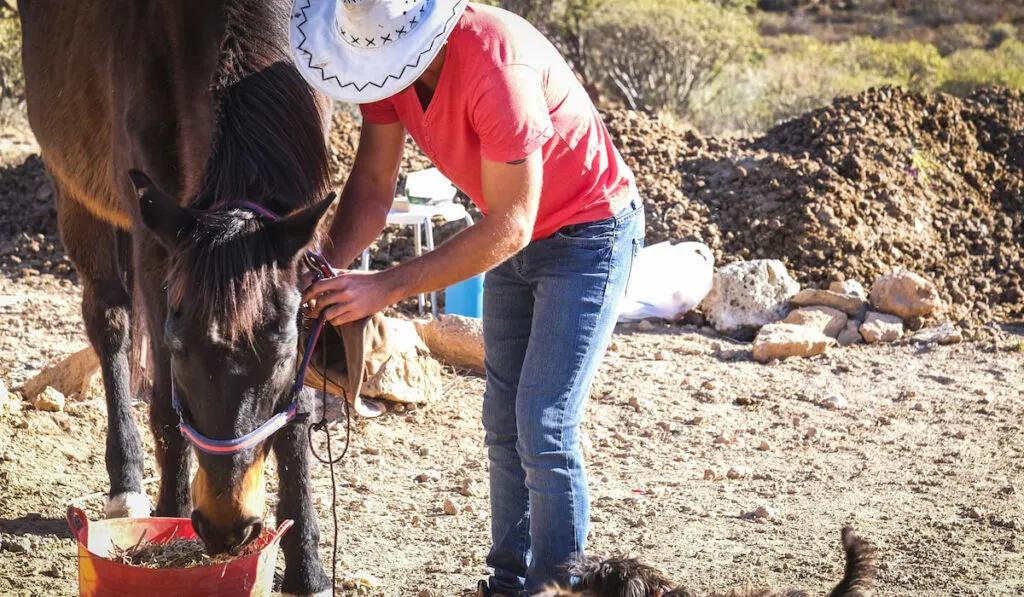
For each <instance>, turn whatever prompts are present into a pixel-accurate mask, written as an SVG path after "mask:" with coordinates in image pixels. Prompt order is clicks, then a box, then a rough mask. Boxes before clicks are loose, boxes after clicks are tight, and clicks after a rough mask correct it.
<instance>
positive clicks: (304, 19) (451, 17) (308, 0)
mask: <svg viewBox="0 0 1024 597" xmlns="http://www.w3.org/2000/svg"><path fill="white" fill-rule="evenodd" d="M462 4H464V3H463V2H456V3H455V4H454V5H452V14H451V15H449V16H448V18H447V19H445V22H444V27H442V28H441V31H440V32H438V34H437V35H435V36H434V39H432V40H430V45H428V46H427V48H426V49H425V50H423V51H422V52H420V53H419V55H417V56H416V60H415V62H410V63H408V64H406V65H405V66H403V67H402V70H401V71H399V73H398V74H397V75H387V76H386V77H384V80H383V81H381V82H380V83H376V82H374V81H367V82H366V83H365V84H363V85H359V84H358V83H356V82H355V81H352V82H350V83H342V82H341V79H339V78H338V75H331V76H327V71H325V70H324V66H326V63H320V64H319V65H314V64H313V53H312V52H310V51H309V50H307V49H306V48H305V47H304V46H305V44H306V41H307V37H306V31H305V30H304V29H303V27H305V26H306V24H307V23H309V16H307V15H306V10H307V9H309V8H311V7H312V5H313V1H312V0H306V5H305V6H303V7H302V8H301V9H300V10H301V11H302V22H301V23H299V24H298V26H297V29H298V30H299V33H300V34H301V35H302V39H301V40H300V41H299V45H298V46H297V48H296V49H298V50H301V51H302V52H303V53H304V54H305V55H306V56H307V58H308V59H307V61H306V68H308V69H310V70H318V71H320V79H321V80H322V81H323V82H325V83H326V82H327V81H330V80H333V81H334V83H335V84H337V85H338V87H339V88H341V89H344V88H346V87H353V88H355V90H356V91H358V92H360V93H361V92H362V91H363V90H364V89H366V88H367V87H369V86H371V85H372V86H374V87H376V88H377V89H383V88H384V85H386V84H387V82H388V79H394V80H396V81H400V80H401V79H402V75H403V74H405V71H406V70H408V69H410V68H416V67H418V66H419V64H420V61H421V60H422V59H423V56H424V55H425V54H427V53H428V52H430V51H431V50H432V49H433V48H434V44H435V43H436V42H437V40H438V39H439V38H440V37H441V36H443V35H444V34H445V32H447V31H448V28H449V26H450V25H451V23H452V21H453V20H455V18H456V17H457V16H458V8H459V6H460V5H462ZM425 8H426V6H424V7H423V9H425ZM420 12H421V13H422V12H423V10H422V9H421V10H420ZM403 29H404V27H403ZM396 33H397V32H396ZM403 33H404V31H403ZM389 37H390V36H389ZM398 37H399V39H400V38H401V37H402V35H401V34H399V36H398ZM388 41H390V39H388ZM382 45H383V44H382Z"/></svg>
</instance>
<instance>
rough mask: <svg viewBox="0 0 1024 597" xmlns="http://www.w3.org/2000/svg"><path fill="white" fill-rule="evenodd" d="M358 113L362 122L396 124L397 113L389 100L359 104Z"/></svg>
mask: <svg viewBox="0 0 1024 597" xmlns="http://www.w3.org/2000/svg"><path fill="white" fill-rule="evenodd" d="M359 113H360V114H362V115H363V120H365V121H366V122H369V123H370V124H394V123H396V122H398V112H397V111H396V110H395V105H394V104H392V103H391V100H387V99H383V100H380V101H378V102H373V103H370V104H359Z"/></svg>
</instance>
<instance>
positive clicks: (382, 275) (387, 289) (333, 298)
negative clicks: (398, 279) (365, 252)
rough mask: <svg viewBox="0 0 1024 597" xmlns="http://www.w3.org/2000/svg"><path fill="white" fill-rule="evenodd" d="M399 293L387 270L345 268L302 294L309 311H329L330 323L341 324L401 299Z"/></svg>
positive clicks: (375, 311)
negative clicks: (368, 270) (369, 270)
mask: <svg viewBox="0 0 1024 597" xmlns="http://www.w3.org/2000/svg"><path fill="white" fill-rule="evenodd" d="M402 298H403V297H400V296H396V294H395V289H394V285H393V284H392V282H391V276H390V275H389V273H388V272H387V271H383V272H380V271H371V272H367V271H362V270H342V271H339V272H338V273H337V275H335V276H334V277H333V278H328V279H326V280H320V281H317V282H314V283H313V285H312V286H310V287H309V288H308V289H307V290H306V291H305V293H304V294H303V295H302V301H303V303H306V304H308V305H309V308H308V309H307V310H306V314H307V316H309V317H312V318H316V317H319V316H320V314H321V313H326V315H327V322H328V323H330V324H331V325H335V326H338V325H342V324H345V323H349V322H352V321H356V320H359V319H362V318H364V317H369V316H370V315H373V314H374V313H378V312H380V311H382V310H383V309H384V308H385V307H387V306H388V305H390V304H392V303H395V302H397V301H399V300H401V299H402Z"/></svg>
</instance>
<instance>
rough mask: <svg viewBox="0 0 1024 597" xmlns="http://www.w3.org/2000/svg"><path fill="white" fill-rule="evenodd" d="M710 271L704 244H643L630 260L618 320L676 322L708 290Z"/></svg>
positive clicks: (711, 257) (712, 268)
mask: <svg viewBox="0 0 1024 597" xmlns="http://www.w3.org/2000/svg"><path fill="white" fill-rule="evenodd" d="M714 273H715V257H714V255H713V254H712V253H711V249H710V248H708V246H707V245H705V244H704V243H696V242H688V243H679V244H677V245H673V244H671V243H670V242H668V241H666V242H662V243H658V244H656V245H651V246H649V247H644V248H643V249H641V250H640V252H639V253H638V254H637V256H636V257H635V258H634V260H633V270H632V272H631V273H630V279H629V286H628V287H627V288H626V297H625V299H624V300H623V302H622V307H621V309H620V310H619V321H620V322H624V321H637V320H640V319H656V318H659V319H667V320H669V321H676V320H677V319H679V318H680V317H682V316H683V315H685V314H686V312H687V311H689V310H691V309H693V308H694V307H696V306H697V305H699V304H700V302H701V301H703V300H704V297H705V296H707V294H708V293H709V292H711V284H712V282H713V281H714Z"/></svg>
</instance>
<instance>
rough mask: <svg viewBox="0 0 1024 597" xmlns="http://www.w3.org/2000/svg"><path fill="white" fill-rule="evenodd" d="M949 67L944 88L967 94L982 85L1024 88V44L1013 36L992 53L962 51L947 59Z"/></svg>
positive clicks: (955, 92)
mask: <svg viewBox="0 0 1024 597" xmlns="http://www.w3.org/2000/svg"><path fill="white" fill-rule="evenodd" d="M946 62H947V65H948V68H947V74H946V78H945V81H944V82H943V84H942V87H941V89H942V90H943V91H945V92H947V93H952V94H954V95H967V94H969V93H971V92H972V91H973V90H975V89H977V88H979V87H989V86H994V85H998V86H1004V87H1011V88H1014V89H1024V43H1022V42H1020V41H1017V40H1016V39H1011V40H1008V41H1005V42H1003V44H1002V45H1001V46H999V47H998V48H997V49H995V50H993V51H991V52H985V51H984V50H962V51H960V52H956V53H955V54H952V55H951V56H949V57H948V58H947V59H946Z"/></svg>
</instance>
